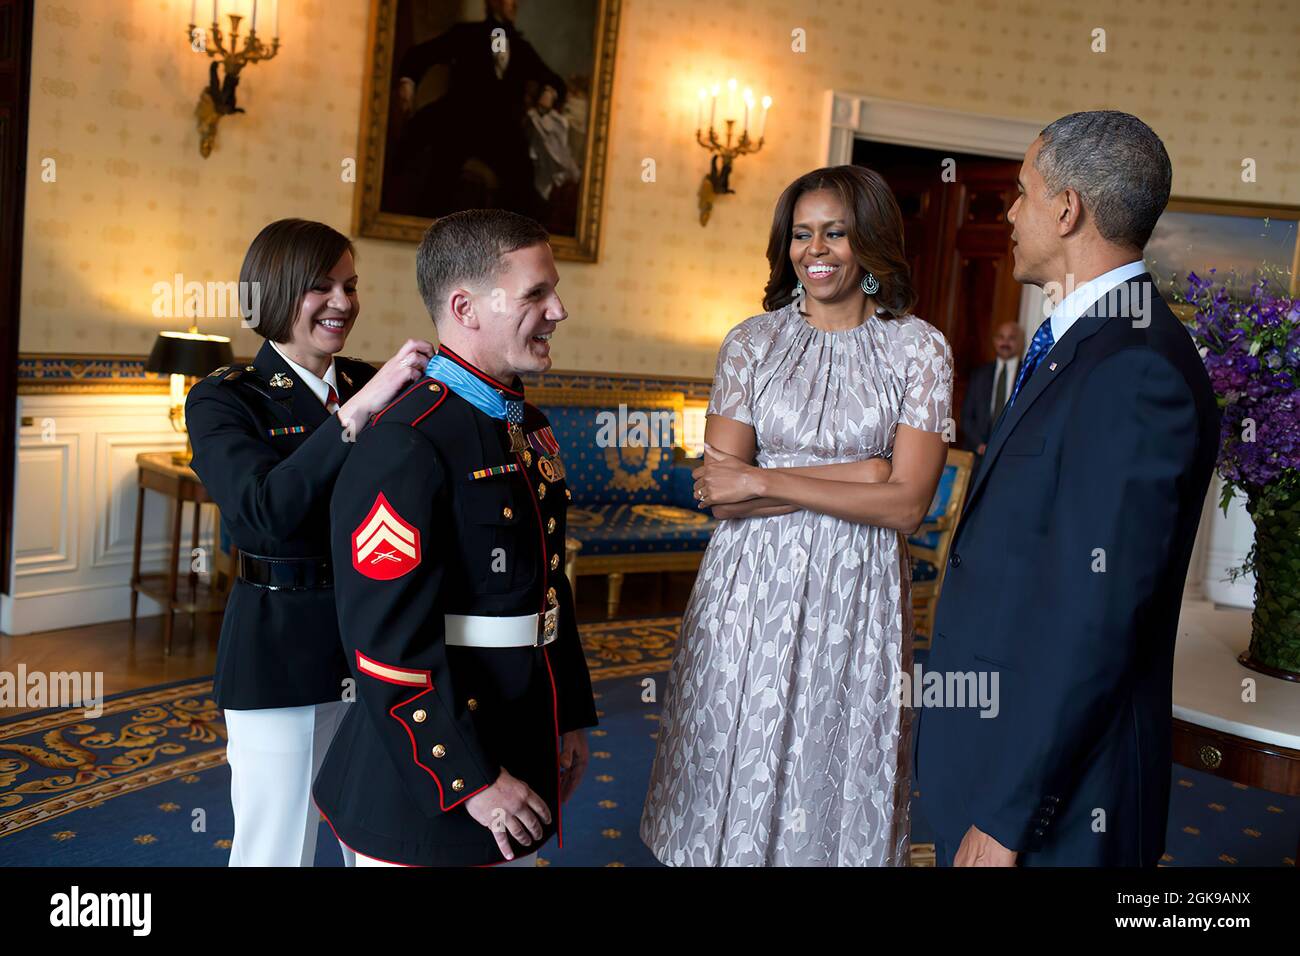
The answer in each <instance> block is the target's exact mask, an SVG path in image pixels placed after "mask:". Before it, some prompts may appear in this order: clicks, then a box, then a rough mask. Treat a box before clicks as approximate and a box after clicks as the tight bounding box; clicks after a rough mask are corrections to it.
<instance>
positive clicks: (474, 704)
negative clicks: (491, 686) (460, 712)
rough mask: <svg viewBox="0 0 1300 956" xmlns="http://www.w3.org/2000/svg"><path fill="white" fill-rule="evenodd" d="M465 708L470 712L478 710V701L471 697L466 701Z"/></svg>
mask: <svg viewBox="0 0 1300 956" xmlns="http://www.w3.org/2000/svg"><path fill="white" fill-rule="evenodd" d="M465 706H466V707H468V708H469V709H470V710H478V701H476V700H475V699H474V698H473V697H471V698H470V699H469V700H467V701H465Z"/></svg>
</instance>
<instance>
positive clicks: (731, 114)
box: [722, 76, 736, 120]
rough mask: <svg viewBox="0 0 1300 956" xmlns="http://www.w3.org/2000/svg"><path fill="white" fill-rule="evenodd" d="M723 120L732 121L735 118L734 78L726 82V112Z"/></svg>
mask: <svg viewBox="0 0 1300 956" xmlns="http://www.w3.org/2000/svg"><path fill="white" fill-rule="evenodd" d="M722 118H723V119H724V120H734V119H735V118H736V78H735V77H734V76H733V77H732V78H731V79H729V80H727V112H726V113H725V114H723V117H722Z"/></svg>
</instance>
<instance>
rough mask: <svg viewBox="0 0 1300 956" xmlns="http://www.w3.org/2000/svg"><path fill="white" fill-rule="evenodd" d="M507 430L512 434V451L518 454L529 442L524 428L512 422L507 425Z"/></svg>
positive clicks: (513, 453)
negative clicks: (525, 438)
mask: <svg viewBox="0 0 1300 956" xmlns="http://www.w3.org/2000/svg"><path fill="white" fill-rule="evenodd" d="M506 431H507V432H509V434H510V453H511V454H512V455H517V454H519V453H520V452H521V451H523V450H524V449H526V448H527V447H528V442H527V441H525V440H524V430H523V429H522V428H521V427H520V426H518V425H516V424H515V423H514V422H510V423H509V424H507V425H506Z"/></svg>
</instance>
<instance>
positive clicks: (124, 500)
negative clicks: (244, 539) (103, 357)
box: [0, 391, 215, 634]
mask: <svg viewBox="0 0 1300 956" xmlns="http://www.w3.org/2000/svg"><path fill="white" fill-rule="evenodd" d="M168 402H169V397H168V396H167V395H166V394H122V393H116V394H102V393H96V394H91V393H89V392H87V391H81V392H66V393H48V394H35V395H33V394H26V395H20V396H19V399H18V407H17V413H18V420H19V422H20V423H21V427H20V429H19V437H18V456H17V459H18V461H17V482H16V485H17V492H16V500H15V507H14V514H15V519H16V520H15V536H14V558H13V564H12V566H11V570H12V582H13V583H12V585H11V588H10V593H9V594H7V595H5V596H4V599H3V601H0V630H3V631H4V632H5V633H8V634H26V633H30V632H33V631H46V630H51V629H54V628H64V627H78V626H81V625H85V624H94V623H98V622H101V621H113V620H121V619H123V618H126V617H128V616H129V615H130V596H131V589H130V577H131V558H132V551H133V547H134V543H135V513H136V501H137V488H136V474H137V468H136V462H135V458H136V455H138V454H139V453H140V452H145V451H164V450H174V449H180V448H182V447H184V444H185V438H184V436H183V435H180V434H178V433H176V432H175V431H173V430H172V428H171V424H170V422H169V420H168V417H167V406H168ZM145 500H146V508H145V524H144V535H143V544H142V547H141V558H142V563H141V567H142V570H145V571H160V570H163V565H164V561H165V556H166V555H167V554H168V552H169V549H170V540H169V537H168V534H167V529H168V528H169V526H170V525H169V520H170V517H171V514H172V508H173V507H174V506H173V504H172V503H171V502H170V501H168V500H167V499H165V498H163V497H162V496H160V495H157V494H154V493H153V492H149V493H147V494H146V496H145ZM214 515H215V511H214V510H213V509H212V508H211V507H208V508H207V509H206V512H205V515H204V519H203V529H202V530H203V541H202V542H201V543H203V544H204V545H206V546H209V547H210V546H211V543H210V538H211V529H212V524H213V516H214ZM189 528H190V516H189V513H188V509H187V513H186V515H185V518H184V522H183V529H184V531H183V542H184V543H185V544H188V542H189ZM188 563H189V551H188V548H186V547H182V551H181V555H180V558H179V561H178V567H180V568H181V569H182V570H188ZM140 612H141V613H142V614H144V615H149V614H156V613H158V608H157V606H156V605H155V604H154V603H153V602H152V601H148V600H146V599H142V600H141V602H140Z"/></svg>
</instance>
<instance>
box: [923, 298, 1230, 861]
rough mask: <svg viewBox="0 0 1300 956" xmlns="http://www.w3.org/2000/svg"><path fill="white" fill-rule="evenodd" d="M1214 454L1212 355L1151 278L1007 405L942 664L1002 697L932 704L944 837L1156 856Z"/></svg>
mask: <svg viewBox="0 0 1300 956" xmlns="http://www.w3.org/2000/svg"><path fill="white" fill-rule="evenodd" d="M1218 447H1219V410H1218V408H1217V406H1216V404H1215V398H1214V391H1213V389H1212V388H1211V387H1210V380H1209V376H1208V375H1206V372H1205V366H1204V365H1203V364H1202V362H1201V358H1200V356H1199V355H1198V354H1197V351H1196V346H1195V345H1194V344H1193V342H1192V337H1191V336H1190V335H1189V334H1188V331H1187V329H1186V328H1184V327H1183V325H1182V323H1181V322H1179V321H1178V319H1177V318H1176V317H1175V316H1174V314H1173V312H1171V311H1170V309H1169V307H1168V306H1167V305H1166V304H1165V302H1164V300H1163V299H1161V298H1160V294H1159V292H1157V291H1156V288H1155V284H1154V282H1153V280H1152V278H1151V276H1150V275H1148V274H1143V275H1141V276H1138V277H1136V278H1134V279H1132V280H1130V281H1129V282H1128V283H1126V284H1124V285H1122V286H1120V287H1117V288H1116V289H1115V290H1114V291H1113V292H1112V293H1111V294H1107V295H1104V296H1102V297H1101V298H1100V299H1098V300H1097V302H1096V303H1094V304H1093V306H1092V308H1090V309H1089V310H1088V311H1087V312H1085V313H1084V314H1083V315H1082V316H1081V317H1080V318H1079V319H1078V321H1077V322H1075V323H1074V324H1073V325H1072V326H1071V327H1070V328H1069V330H1068V331H1067V332H1066V333H1065V334H1064V335H1062V336H1061V339H1060V341H1058V342H1057V343H1056V345H1055V347H1054V348H1053V349H1052V350H1051V351H1050V352H1049V353H1048V354H1047V355H1046V356H1045V357H1044V358H1043V359H1042V361H1041V363H1040V364H1039V366H1038V367H1037V368H1036V369H1035V370H1034V372H1033V374H1032V375H1031V376H1030V377H1029V378H1028V379H1027V380H1026V382H1025V383H1024V385H1023V386H1022V387H1021V390H1020V394H1019V395H1018V396H1017V397H1016V400H1015V402H1014V403H1012V404H1011V405H1008V406H1007V407H1006V409H1005V410H1004V411H1003V413H1002V417H1001V420H1000V421H999V422H998V423H997V424H995V425H994V427H993V437H992V438H990V439H989V446H988V450H987V452H986V453H985V456H984V465H983V467H982V468H981V469H980V471H979V473H978V474H977V475H976V477H975V482H974V485H973V487H972V490H971V493H970V499H969V503H968V504H967V505H966V512H965V514H964V515H962V519H961V524H960V526H959V527H958V528H957V532H956V536H955V538H954V540H953V542H952V547H951V550H950V551H949V556H948V570H947V574H946V576H945V577H944V582H943V595H942V597H941V598H940V600H939V608H938V613H937V616H936V619H935V625H934V643H933V645H932V647H931V650H930V659H929V661H928V663H927V667H926V669H927V670H929V671H933V672H935V673H938V674H941V675H944V676H945V681H948V680H949V679H950V678H952V677H953V675H957V676H959V677H962V678H963V683H962V685H961V686H962V687H963V688H964V687H967V686H971V687H973V686H974V684H973V683H971V682H972V681H974V680H977V679H978V680H980V681H981V683H983V684H984V685H985V687H986V689H988V690H990V691H991V690H992V689H993V685H992V683H991V682H992V680H993V679H994V678H996V679H997V680H998V684H997V685H996V694H995V697H994V696H993V695H990V697H992V698H993V699H989V700H988V703H989V704H991V705H993V706H973V705H972V704H971V702H970V701H969V699H968V698H967V699H965V700H964V701H963V700H960V699H956V698H954V699H952V700H948V701H944V702H943V703H945V704H946V706H938V707H934V706H923V707H921V708H920V711H919V718H918V725H917V730H916V733H915V740H916V748H917V763H916V770H915V773H914V775H913V779H914V783H915V785H916V789H918V790H919V791H920V793H921V797H920V803H921V806H922V808H923V812H924V814H925V819H926V822H927V823H929V824H930V826H931V827H933V828H934V830H935V831H936V832H937V833H938V835H939V838H940V840H941V841H942V842H945V843H948V844H949V845H951V846H953V847H956V846H957V845H958V844H959V843H960V842H961V839H962V837H963V835H964V834H965V833H966V830H967V828H969V827H970V826H972V825H974V826H977V827H979V829H980V830H982V831H983V832H985V833H987V834H989V835H990V836H992V837H993V838H994V839H996V840H997V841H998V842H999V843H1001V844H1002V845H1003V846H1005V847H1008V848H1010V849H1013V850H1017V851H1019V852H1020V854H1021V856H1020V863H1021V864H1022V865H1025V866H1036V865H1047V866H1154V865H1155V863H1156V861H1157V860H1159V859H1160V856H1161V854H1162V853H1163V852H1164V843H1165V826H1166V823H1167V820H1168V815H1169V781H1170V766H1171V748H1172V737H1171V733H1172V729H1171V723H1170V719H1169V715H1170V712H1171V708H1172V706H1173V704H1172V687H1173V667H1174V641H1175V638H1176V636H1177V634H1178V615H1179V610H1180V607H1181V603H1182V595H1183V584H1184V582H1185V581H1186V580H1187V568H1188V564H1189V562H1190V559H1191V554H1192V545H1193V542H1194V541H1195V539H1196V529H1197V527H1198V525H1199V524H1200V520H1201V509H1202V506H1203V503H1204V500H1205V491H1206V487H1207V486H1208V485H1209V482H1210V475H1211V472H1212V471H1213V469H1214V460H1215V457H1216V454H1217V452H1218ZM952 686H957V685H952ZM962 697H963V698H965V692H964V689H963V691H962ZM963 703H964V705H963Z"/></svg>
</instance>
